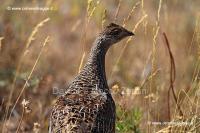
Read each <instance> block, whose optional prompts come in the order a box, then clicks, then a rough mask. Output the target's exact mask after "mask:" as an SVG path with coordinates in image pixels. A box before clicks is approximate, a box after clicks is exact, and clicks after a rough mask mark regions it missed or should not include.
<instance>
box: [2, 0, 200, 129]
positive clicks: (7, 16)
mask: <svg viewBox="0 0 200 133" xmlns="http://www.w3.org/2000/svg"><path fill="white" fill-rule="evenodd" d="M199 5H200V1H197V0H196V1H195V0H193V1H188V0H148V1H147V0H146V1H145V0H109V1H108V0H67V1H66V0H48V1H41V0H22V1H19V0H1V5H0V129H1V132H3V133H4V132H5V133H7V132H9V133H10V132H16V131H17V132H37V133H38V132H47V131H48V121H49V113H50V110H51V107H52V105H53V103H54V102H55V100H56V97H57V96H58V93H59V92H60V91H59V90H62V89H64V88H66V86H67V85H68V84H69V83H70V81H71V80H73V78H74V76H75V75H76V74H77V73H78V72H79V70H80V69H81V66H82V64H84V63H85V62H86V61H87V56H88V53H89V51H90V48H91V45H92V43H93V41H94V39H95V37H96V36H97V35H98V33H99V32H101V31H102V29H103V27H105V26H106V25H108V24H109V23H110V22H114V23H117V24H119V25H123V26H125V27H126V28H127V29H129V30H132V31H134V33H135V36H134V37H133V38H129V40H128V39H125V40H123V41H121V42H120V43H119V44H118V45H114V46H113V47H112V48H111V49H110V50H109V51H108V53H107V56H106V73H107V80H108V84H109V86H110V89H111V91H112V94H113V96H114V99H115V101H116V105H117V123H116V132H119V133H134V132H136V133H140V132H149V133H151V132H158V131H159V130H162V129H165V128H167V127H168V126H169V125H168V124H163V122H170V121H177V120H179V121H185V120H186V121H187V122H191V121H192V120H196V118H197V119H198V118H199V117H198V116H199V113H200V110H199V109H200V105H199V99H200V89H199V70H200V64H199V63H200V62H199V59H200V58H199V52H200V51H199V50H200V47H199V44H200V12H199V11H200V6H199ZM163 33H165V34H166V37H167V38H168V41H169V46H170V49H169V48H168V45H167V43H166V40H165V39H166V38H165V37H164V35H163ZM169 51H171V54H172V55H171V58H170V54H169V53H170V52H169ZM173 59H174V60H173ZM173 61H174V62H175V67H173ZM171 64H172V65H171ZM174 73H176V75H173V74H174ZM172 88H173V89H174V90H175V94H176V97H175V100H174V96H173V93H172V91H170V95H169V93H168V92H169V90H171V89H172ZM156 122H157V124H156ZM196 122H197V120H196V121H195V122H194V123H193V124H188V123H186V125H185V127H187V128H184V129H178V130H177V131H183V132H184V131H185V130H186V129H188V130H189V131H191V132H192V131H197V130H198V131H199V127H200V126H199V122H197V124H195V123H196ZM171 126H174V125H171Z"/></svg>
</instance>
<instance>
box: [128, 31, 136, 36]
mask: <svg viewBox="0 0 200 133" xmlns="http://www.w3.org/2000/svg"><path fill="white" fill-rule="evenodd" d="M133 35H135V34H134V33H133V32H131V31H127V36H133Z"/></svg>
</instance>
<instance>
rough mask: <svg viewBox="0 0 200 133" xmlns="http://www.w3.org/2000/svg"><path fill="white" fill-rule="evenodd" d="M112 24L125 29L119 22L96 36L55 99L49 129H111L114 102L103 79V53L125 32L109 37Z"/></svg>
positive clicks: (71, 132)
mask: <svg viewBox="0 0 200 133" xmlns="http://www.w3.org/2000/svg"><path fill="white" fill-rule="evenodd" d="M113 28H120V29H121V30H124V32H128V31H127V30H125V29H124V28H122V27H121V26H118V25H116V24H112V25H111V26H110V27H107V29H106V30H105V31H104V32H103V33H102V34H100V35H99V36H98V37H97V39H96V41H95V42H94V44H93V47H92V49H91V52H90V55H89V58H88V61H87V63H86V64H85V66H84V67H83V69H82V71H81V72H80V73H79V74H78V75H77V76H76V77H75V79H74V80H73V81H72V83H71V84H70V85H69V87H68V88H67V89H66V91H65V94H63V95H62V96H60V97H59V98H58V100H57V102H56V103H55V105H54V107H53V110H52V113H51V118H50V128H49V132H53V133H114V132H115V103H114V100H113V98H112V96H111V93H110V91H109V87H108V84H107V80H106V73H105V55H106V52H107V50H108V49H109V47H110V46H111V45H112V44H114V43H116V42H118V41H120V40H121V39H122V38H124V37H126V36H128V35H126V34H120V35H121V36H119V37H118V38H117V37H116V36H113V38H112V36H111V35H110V34H108V33H110V32H112V29H113ZM129 34H130V32H129ZM125 35H126V36H125Z"/></svg>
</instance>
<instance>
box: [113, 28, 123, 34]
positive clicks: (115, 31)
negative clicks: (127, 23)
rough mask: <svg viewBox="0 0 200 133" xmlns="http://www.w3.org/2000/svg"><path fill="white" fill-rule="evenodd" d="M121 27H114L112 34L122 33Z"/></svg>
mask: <svg viewBox="0 0 200 133" xmlns="http://www.w3.org/2000/svg"><path fill="white" fill-rule="evenodd" d="M121 31H122V30H121V29H113V30H112V31H111V34H112V35H118V34H120V33H121Z"/></svg>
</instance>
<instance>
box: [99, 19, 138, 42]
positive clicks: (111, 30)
mask: <svg viewBox="0 0 200 133" xmlns="http://www.w3.org/2000/svg"><path fill="white" fill-rule="evenodd" d="M133 35H134V33H133V32H131V31H128V30H127V29H125V28H124V27H122V26H120V25H117V24H114V23H110V24H109V25H108V26H106V27H105V29H104V30H103V32H102V33H100V37H101V40H102V41H105V42H107V44H110V45H112V44H114V43H117V42H119V41H120V40H122V39H123V38H125V37H128V36H133Z"/></svg>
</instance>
